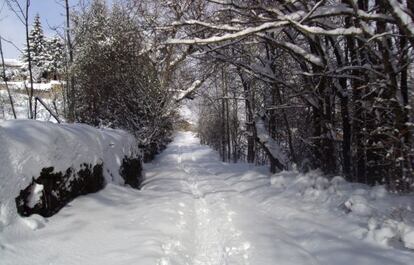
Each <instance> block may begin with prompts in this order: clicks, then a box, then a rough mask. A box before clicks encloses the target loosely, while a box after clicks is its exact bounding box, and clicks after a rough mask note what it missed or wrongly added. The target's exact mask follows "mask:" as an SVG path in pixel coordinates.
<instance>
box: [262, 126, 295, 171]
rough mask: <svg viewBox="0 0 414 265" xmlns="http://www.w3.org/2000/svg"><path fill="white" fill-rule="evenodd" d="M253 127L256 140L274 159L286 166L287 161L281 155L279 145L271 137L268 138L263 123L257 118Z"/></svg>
mask: <svg viewBox="0 0 414 265" xmlns="http://www.w3.org/2000/svg"><path fill="white" fill-rule="evenodd" d="M255 125H256V134H257V138H259V140H260V142H261V143H262V144H263V145H265V146H266V147H267V149H268V150H269V152H270V153H271V154H272V156H273V157H274V158H276V159H277V160H279V162H280V163H282V164H283V165H285V166H287V165H288V161H289V159H288V158H287V156H286V155H285V154H284V153H283V150H282V148H281V147H280V146H279V144H278V143H277V142H276V141H275V140H274V139H273V138H272V137H270V135H269V133H268V132H267V130H266V128H265V124H264V121H263V120H262V119H260V118H257V119H256V121H255Z"/></svg>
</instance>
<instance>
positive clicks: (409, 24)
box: [388, 0, 414, 36]
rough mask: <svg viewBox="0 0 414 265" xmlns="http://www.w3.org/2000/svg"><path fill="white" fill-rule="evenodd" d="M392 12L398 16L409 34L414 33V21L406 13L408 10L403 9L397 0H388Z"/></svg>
mask: <svg viewBox="0 0 414 265" xmlns="http://www.w3.org/2000/svg"><path fill="white" fill-rule="evenodd" d="M388 3H389V4H390V6H391V8H392V11H393V13H394V14H395V15H396V16H397V17H398V19H399V20H400V21H401V23H402V24H403V25H404V27H405V28H406V29H407V30H408V31H409V32H410V34H411V36H413V35H414V21H413V20H412V19H411V17H410V15H409V14H408V12H409V11H408V10H407V11H405V8H404V6H403V5H402V4H401V3H399V2H398V1H397V0H388Z"/></svg>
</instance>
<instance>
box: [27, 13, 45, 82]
mask: <svg viewBox="0 0 414 265" xmlns="http://www.w3.org/2000/svg"><path fill="white" fill-rule="evenodd" d="M29 46H30V54H31V59H32V67H33V71H34V77H35V79H39V78H40V77H41V76H42V75H43V74H44V71H45V69H44V67H45V62H46V57H47V55H46V41H45V37H44V35H43V29H42V24H41V22H40V16H39V14H37V15H36V16H35V19H34V22H33V28H32V30H31V31H30V34H29ZM27 49H28V47H25V49H24V52H23V58H22V59H23V62H25V63H26V64H27V63H28V58H27Z"/></svg>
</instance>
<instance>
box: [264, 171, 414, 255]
mask: <svg viewBox="0 0 414 265" xmlns="http://www.w3.org/2000/svg"><path fill="white" fill-rule="evenodd" d="M271 184H272V186H273V187H274V188H276V189H278V190H280V194H281V196H285V197H289V198H295V199H299V200H300V199H301V200H303V202H307V201H308V202H309V201H310V202H316V203H318V204H320V205H322V204H323V205H325V206H326V207H328V208H331V209H333V210H334V211H335V210H338V209H340V210H341V211H343V212H345V213H346V214H347V215H348V216H350V217H351V218H356V219H357V220H358V222H360V223H363V224H365V225H364V226H365V228H364V229H363V230H362V231H360V234H361V237H362V238H366V239H367V240H372V241H375V242H379V243H381V244H384V245H389V244H391V245H393V244H401V245H402V246H404V247H406V248H409V249H414V194H408V195H396V194H392V193H389V192H388V191H387V190H386V189H385V187H384V186H375V187H370V186H367V185H364V184H359V183H350V182H347V181H346V180H345V179H344V178H342V177H340V176H337V177H334V178H332V179H327V178H325V177H323V176H322V174H321V172H318V171H311V172H309V173H307V174H301V173H299V172H294V171H288V172H286V171H282V172H280V173H277V174H274V175H273V176H272V178H271Z"/></svg>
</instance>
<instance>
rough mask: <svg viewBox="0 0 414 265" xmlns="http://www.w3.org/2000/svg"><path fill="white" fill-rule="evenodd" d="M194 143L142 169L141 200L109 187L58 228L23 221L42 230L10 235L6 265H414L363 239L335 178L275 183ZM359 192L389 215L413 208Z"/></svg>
mask: <svg viewBox="0 0 414 265" xmlns="http://www.w3.org/2000/svg"><path fill="white" fill-rule="evenodd" d="M198 142H199V140H198V139H197V138H195V137H194V136H193V135H192V134H191V133H178V134H177V136H176V137H175V140H174V142H172V143H171V144H170V145H169V146H168V147H167V149H166V150H165V151H164V152H163V153H162V154H161V155H159V156H158V157H157V159H156V160H155V161H153V162H152V163H150V164H146V165H145V166H144V168H145V171H146V180H145V182H144V183H143V189H142V190H140V191H137V190H133V189H130V188H128V187H120V186H118V185H112V184H109V185H107V187H106V188H105V189H104V190H102V191H101V192H99V193H95V194H90V195H88V196H83V197H81V198H79V199H77V200H74V201H73V202H71V203H70V204H69V205H70V207H65V208H63V209H62V210H61V211H60V212H59V213H58V214H57V215H55V216H53V217H52V218H47V219H40V220H39V219H35V218H38V217H31V218H24V219H23V220H25V221H27V220H28V221H29V222H33V221H34V220H33V219H35V221H36V220H37V221H39V222H41V224H42V225H43V227H39V229H37V230H36V231H32V230H31V228H29V227H27V225H19V224H14V225H10V226H7V227H5V229H4V230H3V232H1V234H0V257H2V260H1V262H2V265H3V264H4V265H16V264H19V265H26V264H27V265H29V264H30V265H33V264H59V265H69V264H76V265H82V264H100V265H106V264H108V265H113V264H117V265H130V264H140V265H175V264H176V265H184V264H189V265H271V264H278V265H349V264H355V265H411V264H412V261H413V259H414V252H413V251H411V250H409V249H407V248H404V247H403V246H401V245H384V244H382V243H378V242H377V241H372V240H370V239H369V238H368V237H367V236H364V231H365V232H366V231H367V230H368V229H367V223H366V221H367V220H369V218H367V217H366V216H359V215H356V214H353V213H352V212H351V213H350V212H349V209H347V208H346V207H344V206H343V204H344V202H346V201H347V200H348V199H347V198H348V195H350V193H347V194H344V197H343V198H342V199H340V200H338V201H337V202H338V205H336V203H335V200H334V198H335V197H336V196H337V195H334V194H336V192H335V193H332V195H329V194H330V193H329V190H333V189H334V188H330V187H333V186H334V183H336V184H335V185H337V187H338V185H344V186H343V188H338V189H337V190H336V191H337V192H340V191H343V192H345V191H346V185H347V184H344V183H342V184H340V183H341V180H340V179H339V178H336V180H335V181H328V182H327V181H325V180H323V179H321V178H320V175H319V174H317V172H312V173H310V174H307V175H300V174H298V173H296V172H283V173H282V174H279V175H273V176H272V175H269V174H268V173H267V169H266V168H264V167H254V166H251V165H246V164H227V163H222V162H221V161H220V159H219V156H218V154H217V153H216V152H215V151H213V150H211V149H210V148H209V147H207V146H201V145H199V144H198ZM350 185H351V184H350ZM361 187H362V186H361ZM362 188H363V189H366V190H368V191H369V192H368V193H369V194H370V193H371V191H372V192H373V194H374V193H375V194H376V195H375V196H376V199H375V201H378V202H380V201H381V200H382V199H381V198H383V199H384V201H383V203H387V205H391V203H392V202H393V200H395V202H399V201H401V202H402V201H407V200H408V199H409V197H397V196H393V195H389V194H385V196H384V197H383V196H382V195H381V193H382V190H380V189H379V190H371V189H369V188H368V187H362ZM374 191H375V192H374ZM328 193H329V194H328ZM318 194H319V195H318ZM323 194H326V195H323ZM369 196H370V195H369ZM387 197H388V199H387ZM324 198H325V199H324ZM329 198H330V199H329ZM388 203H389V204H388ZM387 207H388V206H387ZM50 246H53V247H52V248H51V247H50Z"/></svg>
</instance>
